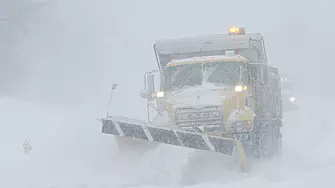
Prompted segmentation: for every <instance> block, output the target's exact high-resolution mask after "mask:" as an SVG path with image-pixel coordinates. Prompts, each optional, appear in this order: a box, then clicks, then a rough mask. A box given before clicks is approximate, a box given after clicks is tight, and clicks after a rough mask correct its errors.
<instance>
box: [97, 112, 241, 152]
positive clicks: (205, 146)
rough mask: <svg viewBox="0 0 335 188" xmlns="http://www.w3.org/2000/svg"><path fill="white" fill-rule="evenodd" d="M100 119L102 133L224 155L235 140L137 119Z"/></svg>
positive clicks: (231, 150) (232, 149) (229, 150)
mask: <svg viewBox="0 0 335 188" xmlns="http://www.w3.org/2000/svg"><path fill="white" fill-rule="evenodd" d="M101 121H102V133H104V134H112V135H115V136H125V137H129V138H134V139H140V140H147V141H152V142H158V143H163V144H168V145H174V146H181V147H187V148H193V149H197V150H205V151H214V152H219V153H222V154H225V155H232V154H233V152H234V146H235V141H234V140H233V139H229V138H222V137H217V136H211V135H206V134H201V133H194V132H187V131H183V130H177V129H173V128H170V127H156V126H152V125H149V124H146V123H144V122H139V121H128V120H119V119H113V118H105V119H101Z"/></svg>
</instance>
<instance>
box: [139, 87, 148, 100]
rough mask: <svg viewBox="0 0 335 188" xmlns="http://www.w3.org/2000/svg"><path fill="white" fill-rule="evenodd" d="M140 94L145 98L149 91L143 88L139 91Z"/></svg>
mask: <svg viewBox="0 0 335 188" xmlns="http://www.w3.org/2000/svg"><path fill="white" fill-rule="evenodd" d="M140 96H141V97H142V98H143V99H147V98H148V96H149V92H148V91H147V90H145V89H143V90H142V91H140Z"/></svg>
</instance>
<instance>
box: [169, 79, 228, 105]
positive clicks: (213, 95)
mask: <svg viewBox="0 0 335 188" xmlns="http://www.w3.org/2000/svg"><path fill="white" fill-rule="evenodd" d="M232 94H233V87H232V86H227V85H220V86H218V85H214V84H205V85H201V86H196V87H189V88H183V89H180V90H177V91H173V92H170V93H168V95H167V96H166V97H167V102H168V103H169V104H170V105H171V106H172V108H173V110H175V109H176V108H180V107H183V108H185V107H186V108H187V107H192V108H203V107H204V106H211V105H222V104H223V101H224V100H226V99H227V98H229V97H230V96H231V95H232Z"/></svg>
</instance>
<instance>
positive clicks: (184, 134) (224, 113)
mask: <svg viewBox="0 0 335 188" xmlns="http://www.w3.org/2000/svg"><path fill="white" fill-rule="evenodd" d="M153 49H154V53H155V56H156V59H157V64H158V70H155V71H150V72H147V73H145V75H144V84H145V87H144V90H143V91H141V92H140V96H141V97H142V98H144V99H145V100H146V101H147V110H148V119H147V121H140V120H134V119H129V118H125V117H114V116H111V115H107V116H106V117H104V118H102V119H101V122H102V133H104V134H112V135H115V136H116V140H117V143H118V146H119V148H120V150H137V149H138V148H142V149H143V148H146V149H148V150H150V149H154V148H157V147H158V145H159V144H168V145H174V146H180V147H187V148H193V149H195V151H198V150H201V151H205V152H206V151H207V152H209V153H216V154H222V155H224V156H238V157H237V158H238V159H239V160H238V162H239V163H238V164H239V166H240V167H241V169H242V170H243V171H244V172H248V169H249V166H250V163H249V161H250V160H249V159H254V158H256V159H260V158H261V159H264V158H268V157H273V156H278V154H279V155H280V153H281V142H282V140H281V132H280V130H281V127H282V126H283V124H282V101H281V84H280V77H279V70H278V68H276V67H273V66H269V65H268V63H267V56H266V50H265V43H264V39H263V36H262V35H261V34H259V33H246V32H245V28H243V27H232V28H229V30H228V33H224V34H209V35H203V36H197V37H188V38H179V39H165V40H156V42H155V44H154V45H153ZM157 75H158V77H159V79H158V81H157V80H156V79H155V78H157V77H156V76H157Z"/></svg>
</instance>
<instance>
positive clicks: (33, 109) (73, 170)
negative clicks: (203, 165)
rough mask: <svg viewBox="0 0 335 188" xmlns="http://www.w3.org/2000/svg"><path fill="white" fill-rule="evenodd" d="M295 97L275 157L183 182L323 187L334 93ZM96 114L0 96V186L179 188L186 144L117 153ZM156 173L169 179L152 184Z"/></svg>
mask: <svg viewBox="0 0 335 188" xmlns="http://www.w3.org/2000/svg"><path fill="white" fill-rule="evenodd" d="M300 100H301V101H300V107H301V109H300V110H298V111H295V112H289V113H287V114H285V127H284V129H283V135H284V146H283V147H284V156H283V158H282V160H281V161H276V162H266V163H263V164H260V165H259V166H257V167H253V169H252V172H251V173H250V174H249V175H247V176H240V177H237V178H235V179H234V180H231V181H227V182H224V183H210V182H203V183H201V184H197V185H194V186H189V187H194V188H195V187H211V188H212V187H220V188H222V187H229V188H239V187H251V188H252V187H257V188H262V187H264V188H265V187H266V188H270V187H271V188H272V187H273V188H277V187H278V188H279V187H280V188H283V187H285V188H312V187H313V188H314V187H322V186H327V187H331V185H332V184H333V179H332V177H333V174H334V173H335V163H334V159H335V151H334V149H333V148H335V147H334V145H335V127H334V121H333V120H332V118H331V117H332V108H333V105H331V104H335V100H334V99H328V98H326V97H322V100H320V99H318V98H317V97H306V98H302V99H300ZM96 118H99V117H96V116H95V115H92V114H91V113H90V112H88V111H76V110H73V109H67V108H62V107H51V106H39V105H36V104H31V103H28V102H24V101H19V100H16V99H10V98H1V99H0V149H1V150H0V154H1V155H0V187H8V188H12V187H13V188H14V187H15V188H46V187H55V188H56V187H57V188H63V187H64V188H65V187H66V188H67V187H69V188H70V187H71V188H77V187H78V188H84V187H87V188H100V187H101V188H109V187H111V188H114V187H125V185H128V187H143V188H144V187H182V186H180V185H178V184H177V182H178V180H179V178H180V168H181V167H182V165H183V164H184V163H185V160H186V155H187V153H188V152H189V151H188V150H185V149H182V148H171V147H163V149H162V150H161V151H160V152H158V151H157V152H152V153H151V154H149V153H148V154H147V155H148V156H147V157H138V156H119V155H118V153H117V151H116V147H115V143H114V140H113V138H112V137H111V136H107V135H102V134H101V133H100V129H101V127H100V124H99V122H98V121H96V120H95V119H96ZM25 139H28V140H29V142H30V143H31V144H32V146H33V149H32V151H31V153H30V154H25V153H24V152H23V146H22V144H23V141H24V140H25ZM171 151H173V154H171V153H169V152H171ZM149 155H150V156H149ZM162 169H164V170H162ZM166 174H168V175H169V176H165V175H166ZM223 176H225V174H224V173H223ZM160 177H164V179H163V180H164V183H166V182H168V183H169V184H168V185H166V184H165V185H154V184H153V183H152V182H154V179H156V180H155V182H157V181H158V180H157V178H160ZM135 185H136V186H135Z"/></svg>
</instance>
